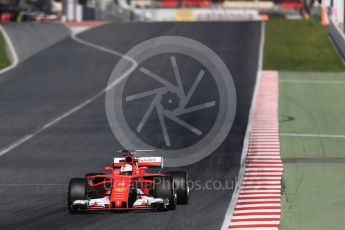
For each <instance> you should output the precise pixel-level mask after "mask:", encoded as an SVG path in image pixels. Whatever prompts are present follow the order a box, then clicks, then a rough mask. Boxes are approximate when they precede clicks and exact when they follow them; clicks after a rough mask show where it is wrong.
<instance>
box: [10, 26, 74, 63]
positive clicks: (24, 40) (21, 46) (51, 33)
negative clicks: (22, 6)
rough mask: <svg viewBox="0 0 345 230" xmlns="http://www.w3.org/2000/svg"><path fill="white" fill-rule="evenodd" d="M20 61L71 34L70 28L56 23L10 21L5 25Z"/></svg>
mask: <svg viewBox="0 0 345 230" xmlns="http://www.w3.org/2000/svg"><path fill="white" fill-rule="evenodd" d="M4 28H5V30H6V32H7V33H8V35H9V37H10V38H11V41H12V42H13V46H14V47H15V49H16V52H17V54H18V58H19V61H23V60H25V59H27V58H29V57H31V56H33V55H35V54H37V53H38V52H40V51H42V50H44V49H46V48H47V47H49V46H51V45H53V44H55V43H57V42H59V41H61V40H62V39H64V38H67V37H68V36H69V30H68V29H67V28H66V27H65V26H63V25H61V24H55V23H34V22H27V23H10V24H7V25H4Z"/></svg>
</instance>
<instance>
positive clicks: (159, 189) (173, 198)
mask: <svg viewBox="0 0 345 230" xmlns="http://www.w3.org/2000/svg"><path fill="white" fill-rule="evenodd" d="M154 193H155V197H156V198H162V199H164V200H165V199H168V200H169V205H167V207H166V209H168V210H174V209H176V202H177V195H176V190H175V185H174V181H173V178H172V177H171V176H161V177H155V178H154Z"/></svg>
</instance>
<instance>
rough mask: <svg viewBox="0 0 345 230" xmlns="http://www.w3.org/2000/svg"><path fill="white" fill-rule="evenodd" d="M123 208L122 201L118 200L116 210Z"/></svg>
mask: <svg viewBox="0 0 345 230" xmlns="http://www.w3.org/2000/svg"><path fill="white" fill-rule="evenodd" d="M121 206H122V201H120V200H117V201H116V202H115V207H116V208H121Z"/></svg>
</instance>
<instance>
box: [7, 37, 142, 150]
mask: <svg viewBox="0 0 345 230" xmlns="http://www.w3.org/2000/svg"><path fill="white" fill-rule="evenodd" d="M71 38H72V39H73V40H74V41H76V42H78V43H81V44H83V45H86V46H89V47H92V48H94V49H98V50H101V51H104V52H106V53H109V54H112V55H115V56H119V57H121V58H122V57H123V58H125V59H127V60H128V61H130V62H132V63H133V66H132V68H130V69H128V70H127V71H126V72H125V73H123V74H122V75H121V76H120V77H119V78H117V79H116V80H115V81H114V82H113V83H112V84H110V85H108V86H107V87H106V88H104V89H102V90H101V91H99V92H98V93H96V94H95V95H93V96H92V97H90V98H88V99H86V100H85V101H83V102H82V103H80V104H79V105H77V106H75V107H73V108H72V109H70V110H68V111H67V112H65V113H63V114H61V115H59V116H57V117H56V118H53V119H52V120H51V121H49V122H47V123H45V124H43V125H41V126H40V127H38V128H37V129H36V130H34V131H33V132H31V133H28V134H26V135H25V136H23V137H21V138H19V139H17V140H16V141H14V142H12V143H11V144H10V145H8V146H7V147H5V148H2V149H0V156H2V155H4V154H6V153H8V152H10V151H11V150H13V149H15V148H17V147H18V146H20V145H22V144H24V143H25V142H27V141H29V140H30V139H32V138H34V137H35V136H37V135H38V134H40V133H41V132H43V131H44V130H46V129H48V128H50V127H52V126H53V125H55V124H57V123H59V122H60V121H62V120H63V119H65V118H67V117H69V116H71V115H72V114H74V113H76V112H78V111H79V110H81V109H83V108H84V107H86V106H87V105H89V104H91V103H92V102H94V101H95V100H97V99H98V98H100V97H101V96H103V95H104V94H105V93H106V92H107V91H108V90H110V89H111V88H112V87H114V86H115V85H117V84H118V83H119V82H121V81H122V80H123V79H125V78H126V77H127V76H128V74H130V73H131V72H132V71H133V70H134V69H135V68H136V67H137V62H136V61H135V60H134V59H132V58H131V57H128V56H125V55H124V54H122V53H119V52H117V51H114V50H110V49H108V48H105V47H102V46H99V45H96V44H93V43H90V42H87V41H84V40H82V39H80V38H78V37H76V36H75V35H74V34H73V33H72V32H71Z"/></svg>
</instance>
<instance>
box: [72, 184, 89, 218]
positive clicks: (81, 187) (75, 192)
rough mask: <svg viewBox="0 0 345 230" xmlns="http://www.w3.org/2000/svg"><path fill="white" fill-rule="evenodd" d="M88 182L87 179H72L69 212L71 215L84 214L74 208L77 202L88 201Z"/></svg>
mask: <svg viewBox="0 0 345 230" xmlns="http://www.w3.org/2000/svg"><path fill="white" fill-rule="evenodd" d="M86 197H87V180H86V179H85V178H72V179H71V180H70V182H69V185H68V210H69V211H70V213H73V214H75V213H84V211H82V210H78V209H75V208H73V207H72V204H73V202H74V201H76V200H86V199H87V198H86Z"/></svg>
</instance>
